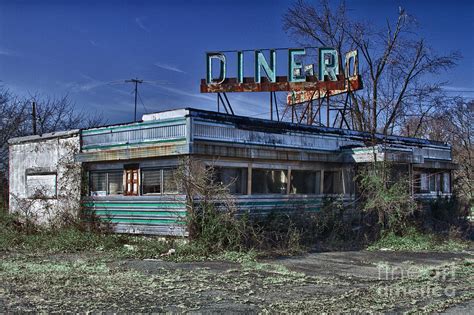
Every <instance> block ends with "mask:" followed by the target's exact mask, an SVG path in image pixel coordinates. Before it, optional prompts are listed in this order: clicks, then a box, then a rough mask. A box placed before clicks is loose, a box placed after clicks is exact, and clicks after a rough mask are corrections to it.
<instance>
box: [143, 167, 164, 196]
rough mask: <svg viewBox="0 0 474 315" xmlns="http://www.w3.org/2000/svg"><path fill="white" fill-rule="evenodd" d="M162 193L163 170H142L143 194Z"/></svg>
mask: <svg viewBox="0 0 474 315" xmlns="http://www.w3.org/2000/svg"><path fill="white" fill-rule="evenodd" d="M160 193H161V169H145V170H142V194H144V195H146V194H160Z"/></svg>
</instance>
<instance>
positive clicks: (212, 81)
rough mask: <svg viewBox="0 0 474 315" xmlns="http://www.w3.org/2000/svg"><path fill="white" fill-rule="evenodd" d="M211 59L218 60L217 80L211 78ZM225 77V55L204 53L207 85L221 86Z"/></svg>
mask: <svg viewBox="0 0 474 315" xmlns="http://www.w3.org/2000/svg"><path fill="white" fill-rule="evenodd" d="M212 59H217V60H219V66H220V71H219V78H217V79H213V78H212ZM225 77H226V60H225V55H224V54H221V53H206V81H207V84H221V83H222V82H224V80H225Z"/></svg>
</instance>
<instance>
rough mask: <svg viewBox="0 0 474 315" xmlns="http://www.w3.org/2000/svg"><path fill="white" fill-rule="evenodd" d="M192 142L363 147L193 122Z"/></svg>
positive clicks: (347, 141) (307, 136)
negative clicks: (210, 141)
mask: <svg viewBox="0 0 474 315" xmlns="http://www.w3.org/2000/svg"><path fill="white" fill-rule="evenodd" d="M193 140H208V141H209V140H212V141H220V142H231V143H243V144H257V145H271V146H274V147H286V148H298V149H314V150H321V151H322V150H326V151H336V150H339V148H340V147H341V146H347V145H363V143H362V142H361V141H355V140H351V139H346V138H343V137H336V136H322V135H314V134H310V133H303V132H302V133H295V132H291V133H272V132H268V131H258V130H244V129H239V128H237V127H236V126H234V125H230V124H229V125H224V124H218V123H212V122H203V121H199V120H196V119H195V120H194V124H193Z"/></svg>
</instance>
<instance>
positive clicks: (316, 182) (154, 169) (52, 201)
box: [9, 65, 454, 235]
mask: <svg viewBox="0 0 474 315" xmlns="http://www.w3.org/2000/svg"><path fill="white" fill-rule="evenodd" d="M296 66H298V65H296ZM264 70H265V67H264ZM221 74H222V73H221ZM211 80H212V78H211ZM276 80H278V79H276ZM221 81H224V80H221ZM346 82H347V81H346ZM208 83H209V82H205V81H204V82H203V83H201V91H203V89H204V90H205V89H207V88H209V87H216V86H217V84H210V85H209V84H208ZM211 83H213V82H211ZM351 83H352V82H349V85H350V84H351ZM242 84H244V85H245V82H244V83H239V85H242ZM249 84H256V83H249ZM249 87H251V86H250V85H249ZM226 88H228V87H226ZM292 88H293V87H292ZM223 92H225V91H223ZM225 98H227V97H225ZM221 99H222V98H221ZM222 100H223V99H222ZM228 105H229V104H228ZM221 106H223V105H221ZM9 144H10V170H9V176H10V188H9V189H10V211H11V212H22V211H28V215H32V216H33V215H34V216H35V219H36V220H38V221H39V222H48V220H50V219H51V218H52V217H54V216H55V215H57V213H59V212H60V211H64V209H69V210H71V209H81V210H79V211H81V212H87V213H93V214H95V215H96V216H97V217H99V218H102V219H104V220H106V221H108V222H110V223H111V224H112V226H113V228H114V230H115V231H116V232H119V233H136V234H155V235H185V234H186V226H185V224H184V220H183V217H184V216H185V215H186V209H187V208H186V196H185V195H184V194H183V192H182V191H180V189H179V188H178V186H179V185H177V184H178V183H176V176H175V170H176V169H177V168H178V167H179V165H180V163H181V162H182V161H183V158H184V157H189V158H190V159H195V160H199V161H202V162H203V163H206V164H209V165H213V166H214V169H215V173H216V174H215V178H216V179H217V181H218V182H222V183H223V184H226V185H229V191H230V193H231V194H232V195H233V196H234V197H235V204H236V206H237V208H238V209H239V210H240V211H248V212H250V213H268V212H270V211H273V210H280V211H281V210H283V211H292V210H294V209H296V208H298V209H302V210H305V211H318V210H319V209H320V208H321V205H322V202H323V200H324V198H325V197H337V198H341V199H342V200H344V202H346V203H347V204H351V203H352V204H353V202H354V201H355V200H356V198H357V187H356V184H355V181H354V177H355V174H356V170H357V168H358V167H359V166H361V165H364V164H367V163H370V162H372V161H373V160H374V156H375V157H376V158H377V160H386V161H390V162H391V163H393V164H395V165H396V166H397V169H399V170H401V172H402V175H404V176H407V177H409V179H410V181H411V183H412V185H411V187H412V188H411V192H412V194H413V195H414V196H415V197H416V198H420V199H426V198H428V199H432V198H437V197H438V196H449V195H450V193H451V170H452V169H454V164H453V162H452V158H451V147H450V146H448V145H446V144H443V143H439V142H433V141H428V140H423V139H417V138H406V137H398V136H386V135H381V134H378V135H375V142H374V137H373V135H371V134H369V133H366V132H359V131H354V130H349V129H343V128H341V127H338V128H335V127H328V126H321V125H314V124H302V123H299V122H297V121H293V122H291V121H278V120H271V119H260V118H251V117H244V116H237V115H234V114H233V113H232V112H229V113H221V112H214V111H205V110H200V109H192V108H186V109H176V110H168V111H163V112H158V113H151V114H145V115H143V117H142V120H141V121H138V122H132V123H126V124H118V125H111V126H104V127H98V128H89V129H77V130H68V131H64V132H57V133H52V134H43V135H33V136H28V137H21V138H14V139H10V141H9ZM79 205H81V207H79ZM78 215H80V213H78Z"/></svg>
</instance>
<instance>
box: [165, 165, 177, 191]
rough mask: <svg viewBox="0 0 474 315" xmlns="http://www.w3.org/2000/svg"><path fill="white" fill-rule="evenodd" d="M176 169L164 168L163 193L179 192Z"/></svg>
mask: <svg viewBox="0 0 474 315" xmlns="http://www.w3.org/2000/svg"><path fill="white" fill-rule="evenodd" d="M175 175H176V169H174V168H165V169H163V193H165V194H176V193H178V186H177V183H176V176H175Z"/></svg>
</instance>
